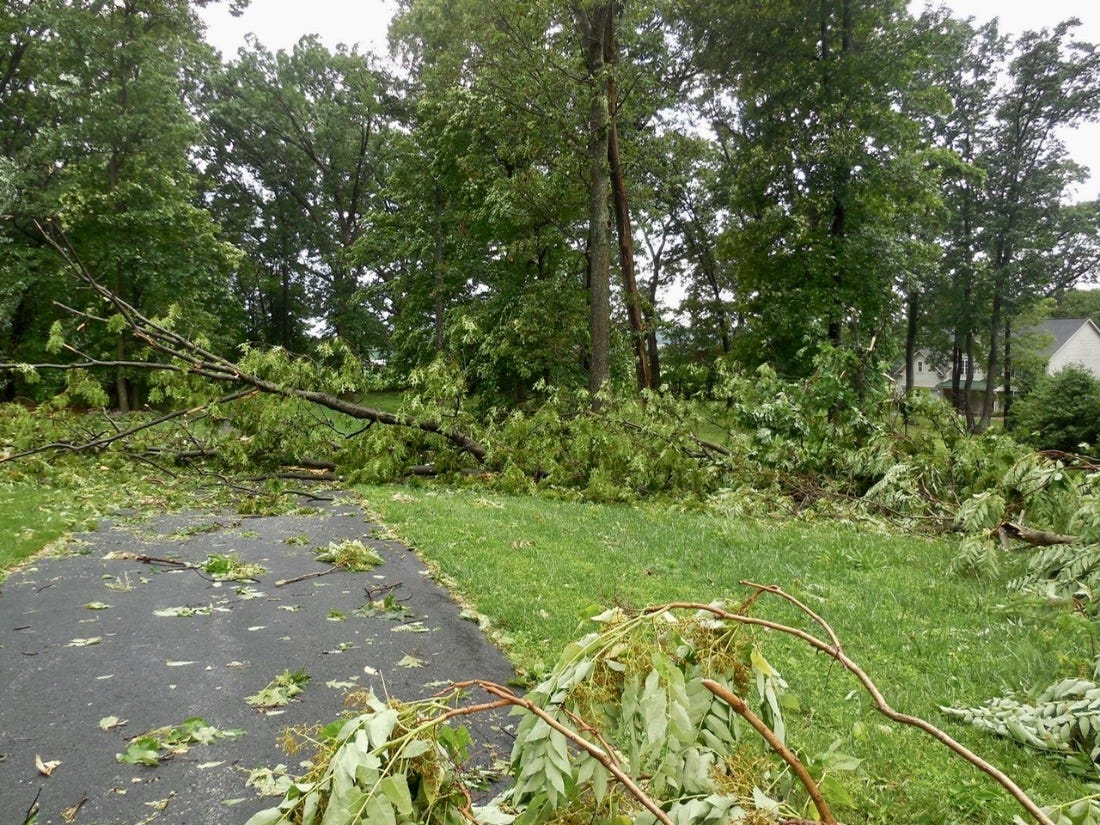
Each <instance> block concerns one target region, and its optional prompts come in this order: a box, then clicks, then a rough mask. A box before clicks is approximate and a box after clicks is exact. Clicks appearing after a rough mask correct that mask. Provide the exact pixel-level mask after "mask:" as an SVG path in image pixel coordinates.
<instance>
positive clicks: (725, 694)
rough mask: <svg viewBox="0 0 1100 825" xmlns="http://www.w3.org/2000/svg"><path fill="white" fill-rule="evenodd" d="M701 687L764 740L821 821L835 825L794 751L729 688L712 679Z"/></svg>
mask: <svg viewBox="0 0 1100 825" xmlns="http://www.w3.org/2000/svg"><path fill="white" fill-rule="evenodd" d="M703 687H705V688H706V689H707V690H709V691H710V692H711V693H713V694H714V695H715V696H717V697H718V698H719V699H721V700H722V701H723V702H725V703H726V704H727V705H729V706H730V707H731V708H733V709H734V710H735V711H736V712H737V713H738V714H739V715H740V716H741V718H742V719H744V720H745V721H746V722H748V723H749V725H751V726H752V729H753V730H755V731H756V732H757V733H758V734H760V736H761V737H762V738H763V739H764V741H765V742H767V743H768V745H770V746H771V749H772V750H774V751H775V752H776V753H778V754H779V755H780V757H782V759H783V761H784V762H786V763H787V764H788V765H789V766H790V768H791V770H792V771H794V774H795V776H797V777H798V781H799V782H801V783H802V787H803V788H805V789H806V793H807V794H809V796H810V800H811V801H812V802H813V803H814V807H815V808H817V812H818V814H819V815H820V816H821V821H822V822H824V823H826V825H836V818H835V817H834V816H833V812H832V811H831V810H830V809H829V803H828V802H826V801H825V797H824V796H823V795H822V793H821V789H820V788H819V787H818V786H817V783H816V782H814V779H813V777H812V776H810V772H809V771H808V770H806V766H805V765H803V764H802V760H800V759H799V758H798V757H797V756H795V754H794V751H792V750H791V749H790V748H788V747H787V746H786V745H784V744H783V740H782V739H780V738H779V737H778V736H776V735H775V731H773V730H772V729H771V728H769V727H768V726H767V725H766V724H764V720H763V719H761V718H760V717H759V716H757V715H756V714H755V713H753V712H752V711H751V710H749V706H748V705H747V704H745V700H744V699H742V698H741V697H740V696H738V695H737V694H736V693H734V692H733V691H731V690H729V688H726V687H724V686H723V685H720V684H719V683H718V682H715V681H714V680H713V679H704V680H703Z"/></svg>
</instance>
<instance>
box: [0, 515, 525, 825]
mask: <svg viewBox="0 0 1100 825" xmlns="http://www.w3.org/2000/svg"><path fill="white" fill-rule="evenodd" d="M311 507H313V508H314V509H315V510H316V512H313V513H309V514H297V515H280V516H257V517H248V516H239V515H229V514H209V513H187V514H175V515H159V516H153V517H150V518H147V519H143V520H141V521H135V522H131V521H117V522H114V523H104V524H103V525H101V527H100V529H99V530H97V531H96V532H93V533H86V534H80V535H78V536H77V537H76V541H75V542H74V544H73V545H72V546H71V547H70V551H71V552H70V553H68V554H66V555H63V556H43V557H40V558H38V559H36V560H35V561H34V563H33V564H31V565H28V566H27V567H25V568H24V569H22V570H21V571H19V572H17V573H14V574H12V575H11V576H10V577H9V578H8V580H7V581H6V582H4V584H3V585H0V823H14V824H15V825H19V823H23V822H24V820H25V818H26V816H27V813H28V811H29V810H31V807H32V805H34V804H35V801H36V800H37V805H38V820H37V822H38V825H52V823H79V824H82V825H136V823H146V822H150V823H152V822H156V823H164V824H165V825H168V823H172V824H173V825H175V824H176V823H178V824H179V825H223V824H224V823H234V822H238V823H243V822H244V821H245V820H247V819H248V817H250V816H251V815H252V814H253V813H255V812H256V811H258V810H261V809H263V808H267V807H271V806H272V805H274V804H275V802H276V801H277V799H276V798H273V797H266V798H265V797H260V796H259V795H258V794H257V791H256V790H254V789H253V788H251V787H248V786H247V785H246V780H247V779H248V775H249V773H250V771H252V770H253V769H256V768H262V767H268V768H270V767H274V766H276V765H278V764H280V763H282V764H286V765H289V766H290V768H291V772H292V773H293V772H295V771H296V769H297V762H298V760H300V759H302V758H303V755H297V756H289V755H287V754H286V753H284V752H283V751H282V749H281V748H280V747H279V745H278V740H279V739H280V737H281V735H282V734H283V732H284V731H285V730H286V729H287V728H288V727H293V726H307V727H308V726H313V725H316V724H319V723H320V724H324V723H327V722H329V721H332V720H333V719H336V718H338V717H339V716H340V715H341V713H342V712H344V697H345V695H346V693H347V692H348V690H349V689H350V688H359V689H369V690H372V691H373V692H374V693H375V694H376V695H378V696H380V697H394V698H399V699H416V698H420V697H424V696H428V695H431V694H432V693H435V692H436V691H437V690H439V688H440V686H441V685H443V684H446V683H448V682H450V681H459V680H463V679H471V678H481V679H488V680H492V681H497V682H501V683H504V682H507V681H508V680H509V679H510V678H511V677H512V675H513V671H512V668H511V666H510V665H509V663H508V661H507V660H506V659H505V657H504V656H503V655H502V654H501V653H500V651H499V650H497V649H496V648H495V647H494V646H493V645H492V644H491V643H490V642H489V641H488V640H487V638H486V637H485V636H484V634H483V633H482V632H481V631H480V630H479V628H478V625H477V624H476V623H474V622H471V621H467V620H466V619H464V618H462V617H461V615H460V612H461V610H460V607H459V605H458V604H456V602H455V601H454V599H453V598H452V597H451V596H450V595H449V594H448V593H447V591H446V590H444V589H443V588H442V587H441V586H439V585H438V584H437V583H436V582H435V581H434V580H433V579H432V578H431V576H430V574H429V571H428V569H427V568H426V566H425V565H424V564H423V562H422V561H421V560H420V559H419V558H418V557H417V556H416V554H415V553H413V552H412V551H411V550H409V549H407V548H405V547H403V546H401V545H400V544H398V543H396V542H393V541H387V540H384V539H381V538H378V534H379V532H380V531H379V529H378V527H377V526H376V525H373V524H371V523H369V521H368V520H367V518H366V516H365V515H364V513H363V511H362V510H361V509H360V508H359V507H357V506H356V505H355V504H354V503H352V502H351V501H350V500H348V499H342V498H339V497H338V498H337V499H335V500H334V501H332V502H315V503H311ZM349 539H357V540H360V541H362V542H363V543H364V544H366V545H367V546H369V547H373V548H374V549H375V550H377V551H378V553H379V554H380V555H381V556H382V557H383V559H384V560H385V562H384V564H382V565H381V566H378V567H375V568H373V569H371V570H369V571H366V572H361V573H351V572H345V571H339V572H334V573H332V574H329V575H323V576H315V577H312V578H306V579H302V580H300V581H297V582H294V583H289V584H285V585H283V586H276V582H278V581H281V580H284V579H292V578H295V577H300V576H303V575H305V574H309V573H317V572H320V571H323V570H325V569H327V568H328V567H329V565H325V564H323V563H321V562H318V561H316V560H315V558H314V557H315V554H316V552H317V551H318V550H319V549H320V548H323V547H326V546H327V545H329V544H330V543H332V542H340V541H344V540H349ZM0 540H2V539H0ZM111 554H115V557H110V556H111ZM211 554H223V555H228V554H232V555H233V556H235V557H236V558H237V559H239V560H240V561H242V562H247V563H257V564H260V565H263V567H264V568H266V570H267V572H265V573H263V574H262V575H261V576H259V577H258V579H257V580H256V581H253V582H236V581H230V582H216V581H212V580H210V578H209V577H208V576H206V575H205V574H203V573H201V571H196V570H194V569H183V568H180V567H179V566H176V565H165V564H157V563H149V562H143V561H140V560H138V559H136V558H132V556H136V555H145V556H150V557H158V558H164V559H174V560H178V561H181V562H191V563H195V564H201V563H202V562H203V561H204V560H206V559H207V558H208V557H209V556H210V555H211ZM119 555H121V556H122V557H121V558H120V557H118V556H119ZM386 588H389V590H386ZM385 592H392V594H393V595H394V597H395V598H396V599H399V600H400V601H401V604H402V605H403V607H404V611H403V612H402V613H401V614H395V613H375V614H374V615H369V611H365V610H363V609H362V608H363V607H364V606H365V605H367V604H368V603H369V602H370V601H371V599H372V597H374V598H380V597H381V594H383V593H385ZM180 608H185V609H183V610H180ZM158 611H159V612H160V614H161V615H158ZM172 614H183V615H172ZM409 665H414V666H409ZM286 670H291V671H296V670H304V671H306V672H307V673H308V674H309V675H310V681H309V682H308V684H307V685H306V688H305V691H304V693H303V694H302V695H301V696H299V697H298V700H296V701H293V702H291V703H290V704H289V705H287V706H286V707H285V708H284V709H282V712H281V713H263V712H260V711H258V710H256V709H254V708H253V707H251V706H250V705H249V704H247V703H246V702H245V697H246V696H249V695H252V694H255V693H257V692H259V691H260V690H261V689H262V688H263V687H264V686H265V685H267V684H268V682H269V681H271V680H272V679H273V678H275V677H276V676H278V675H279V674H281V673H283V672H284V671H286ZM112 716H113V717H117V719H118V720H120V721H121V722H124V724H121V725H120V726H117V727H111V728H109V729H106V730H105V729H103V727H102V726H101V724H100V723H101V720H103V719H104V718H106V717H112ZM195 716H198V717H201V718H202V719H204V720H205V721H206V722H207V724H209V725H212V726H214V727H216V728H219V729H221V730H226V729H243V730H244V731H245V732H246V734H245V735H243V736H239V737H234V738H228V739H218V740H215V741H213V742H212V743H210V744H206V745H194V746H192V747H191V748H190V749H189V750H188V751H187V752H186V753H181V754H178V755H176V756H174V757H172V758H171V759H167V760H164V761H162V762H161V763H160V764H159V765H157V766H155V767H146V766H140V765H129V764H123V763H120V762H119V761H117V759H116V755H117V754H120V753H123V752H124V751H125V750H126V746H127V743H128V740H129V739H130V738H132V737H135V736H137V735H139V734H141V733H144V732H146V731H148V730H152V729H154V728H159V727H163V726H166V725H178V724H180V723H181V722H183V721H184V720H185V719H187V718H189V717H195ZM510 724H511V723H510V720H509V718H508V717H506V716H504V715H503V714H497V715H494V716H488V715H478V716H475V717H471V718H468V719H467V720H466V725H467V727H469V728H470V729H471V733H472V734H473V736H474V740H475V742H476V743H478V752H477V753H476V755H475V761H476V762H477V763H479V764H481V765H488V764H491V763H492V761H493V760H494V759H496V758H503V759H506V758H507V756H508V753H509V749H510V747H511V737H510ZM36 759H38V760H41V762H42V763H43V764H45V765H47V766H48V763H50V762H54V761H56V762H58V763H59V764H58V765H57V766H56V767H55V768H54V769H53V770H52V772H51V773H50V775H48V776H47V775H45V774H44V773H43V772H42V771H41V770H40V769H39V768H38V767H37V765H36Z"/></svg>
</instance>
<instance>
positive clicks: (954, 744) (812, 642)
mask: <svg viewBox="0 0 1100 825" xmlns="http://www.w3.org/2000/svg"><path fill="white" fill-rule="evenodd" d="M741 584H743V585H745V586H746V587H752V588H755V589H756V590H758V591H761V592H764V593H770V594H772V595H775V596H778V597H779V598H781V599H784V600H786V601H788V602H790V603H791V604H792V605H794V606H795V607H796V608H798V609H799V610H800V611H802V612H803V613H805V614H806V615H807V616H809V617H810V618H811V619H813V620H814V622H815V623H817V624H818V625H820V626H821V627H822V628H823V629H824V630H825V633H826V635H827V636H828V637H829V639H830V641H825V640H824V639H820V638H818V637H817V636H815V635H813V634H812V633H809V632H807V631H805V630H802V629H801V628H797V627H792V626H790V625H785V624H782V623H780V622H774V621H771V620H770V619H762V618H758V617H756V616H746V615H743V614H740V613H731V612H729V611H728V610H724V609H722V608H720V607H716V606H715V605H712V604H701V603H696V602H670V603H669V604H665V605H661V606H658V607H651V608H648V609H647V611H646V612H647V613H660V612H662V611H667V610H693V611H704V612H708V613H711V614H713V615H714V616H716V617H717V618H719V619H724V620H727V621H731V622H737V623H740V624H747V625H755V626H757V627H763V628H767V629H769V630H774V631H776V632H778V633H785V634H787V635H788V636H793V637H794V638H796V639H801V640H802V641H803V642H805V643H806V644H808V645H809V646H810V647H812V648H814V649H815V650H818V651H820V652H822V653H824V654H826V655H827V656H830V657H831V658H833V659H835V660H836V661H837V662H839V663H840V664H841V665H842V666H843V667H844V669H845V670H847V671H848V672H849V673H851V674H852V675H853V676H855V678H856V680H857V681H859V682H860V684H862V685H863V688H864V690H866V691H867V693H868V694H869V695H870V696H871V699H872V701H873V702H874V704H875V707H876V709H877V710H878V711H879V713H881V714H882V715H883V716H885V717H886V718H887V719H890V720H891V721H893V722H897V723H898V724H902V725H908V726H910V727H914V728H917V729H918V730H921V731H923V732H924V733H926V734H928V735H929V736H931V737H932V738H933V739H935V740H936V741H937V742H939V743H940V744H941V745H943V746H945V747H946V748H947V749H948V750H950V751H952V752H953V753H955V754H956V755H957V756H960V757H961V758H963V759H964V760H966V761H967V762H969V763H970V764H971V765H973V766H974V767H976V768H977V769H978V770H980V771H982V772H983V773H985V774H986V775H987V776H989V777H991V778H992V779H993V780H994V781H995V782H996V783H997V784H998V785H1000V786H1001V787H1002V788H1004V789H1005V791H1007V792H1008V793H1009V795H1011V796H1012V798H1013V799H1015V800H1016V801H1017V802H1018V803H1019V804H1020V806H1021V807H1022V808H1023V809H1024V810H1026V811H1027V812H1028V813H1029V814H1030V815H1031V816H1032V817H1033V818H1034V819H1035V821H1036V822H1038V823H1040V825H1054V821H1053V820H1052V819H1051V818H1050V817H1049V816H1047V815H1046V814H1045V813H1043V811H1042V809H1041V808H1040V807H1039V806H1038V805H1037V804H1036V803H1035V801H1034V800H1033V799H1032V798H1031V797H1030V796H1028V795H1027V793H1025V792H1024V790H1023V789H1022V788H1020V786H1019V785H1017V784H1016V783H1015V782H1013V781H1012V779H1011V778H1010V777H1009V776H1008V775H1007V774H1005V773H1004V771H1002V770H1000V769H999V768H997V767H995V766H994V765H991V764H990V763H989V762H987V761H985V760H984V759H982V758H981V757H980V756H978V755H977V754H976V753H974V752H973V751H971V750H970V749H969V748H967V747H966V746H965V745H963V744H962V743H961V742H958V741H957V740H955V739H954V738H952V737H951V736H950V735H949V734H948V733H946V732H945V731H943V730H941V729H940V728H937V727H936V726H935V725H933V724H932V723H931V722H928V721H926V720H924V719H921V718H919V717H917V716H910V715H909V714H905V713H900V712H898V711H896V710H894V708H892V707H891V706H890V704H889V703H888V702H887V701H886V698H885V697H884V696H883V694H882V692H881V691H880V690H879V689H878V686H877V685H875V683H874V682H873V681H872V680H871V677H870V676H868V675H867V673H866V671H864V670H863V669H862V668H861V667H860V666H859V665H858V664H856V663H855V662H854V661H853V660H852V659H850V658H849V657H848V655H847V654H846V653H845V652H844V650H843V649H842V648H841V647H840V644H839V642H837V636H836V633H835V631H833V629H832V628H831V627H830V626H829V624H828V623H827V622H826V621H825V620H824V619H822V618H821V617H820V616H818V615H817V614H816V613H814V612H813V611H812V610H810V608H809V607H807V606H806V605H805V604H803V603H802V602H801V601H799V600H798V599H796V598H795V597H794V596H791V595H790V594H788V593H786V592H785V591H784V590H783V589H782V588H780V587H777V586H775V585H762V584H755V583H753V582H749V581H743V582H741Z"/></svg>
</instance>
